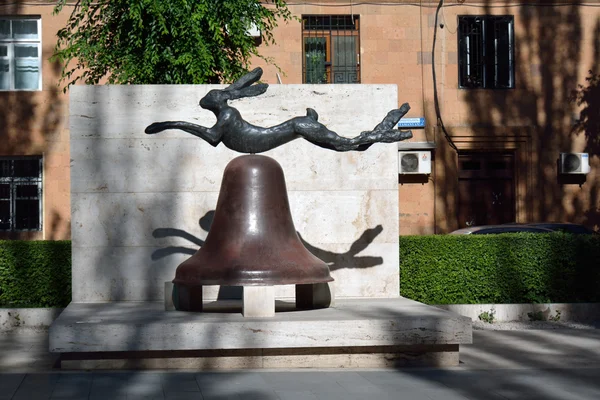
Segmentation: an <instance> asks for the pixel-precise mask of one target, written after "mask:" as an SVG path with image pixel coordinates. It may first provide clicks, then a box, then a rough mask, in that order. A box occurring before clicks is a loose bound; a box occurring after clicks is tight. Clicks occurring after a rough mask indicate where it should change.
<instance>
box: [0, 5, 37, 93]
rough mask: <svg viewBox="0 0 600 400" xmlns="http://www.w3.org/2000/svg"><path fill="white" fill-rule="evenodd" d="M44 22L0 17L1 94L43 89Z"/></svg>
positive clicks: (26, 18)
mask: <svg viewBox="0 0 600 400" xmlns="http://www.w3.org/2000/svg"><path fill="white" fill-rule="evenodd" d="M41 51H42V50H41V19H40V18H39V17H21V16H19V17H6V16H0V91H3V90H40V89H41V87H42V74H41V70H42V57H41Z"/></svg>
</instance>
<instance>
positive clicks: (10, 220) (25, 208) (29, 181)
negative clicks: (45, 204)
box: [0, 157, 42, 231]
mask: <svg viewBox="0 0 600 400" xmlns="http://www.w3.org/2000/svg"><path fill="white" fill-rule="evenodd" d="M41 216H42V158H41V157H18V158H8V157H0V231H40V230H42V219H41Z"/></svg>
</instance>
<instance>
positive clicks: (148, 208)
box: [70, 85, 399, 302]
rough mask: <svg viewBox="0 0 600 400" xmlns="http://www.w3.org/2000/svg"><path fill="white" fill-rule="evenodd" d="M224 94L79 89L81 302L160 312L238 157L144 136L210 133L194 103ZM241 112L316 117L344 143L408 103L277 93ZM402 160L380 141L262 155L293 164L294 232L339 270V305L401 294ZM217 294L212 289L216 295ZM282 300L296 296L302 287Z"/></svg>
mask: <svg viewBox="0 0 600 400" xmlns="http://www.w3.org/2000/svg"><path fill="white" fill-rule="evenodd" d="M220 87H222V86H220V85H140V86H136V85H130V86H110V85H109V86H74V87H72V88H71V91H70V102H71V104H70V107H71V108H70V135H71V142H70V143H71V212H72V219H71V227H72V238H73V301H75V302H102V301H154V300H156V301H158V300H160V301H162V300H163V288H164V282H166V281H170V280H172V279H173V277H174V275H175V269H176V267H177V266H178V265H179V264H180V263H181V262H182V261H184V260H185V259H186V258H187V257H189V256H190V254H193V252H194V251H196V250H197V249H198V248H199V247H200V246H201V245H202V243H203V240H204V239H205V238H206V234H207V231H208V229H209V221H210V219H211V218H210V217H211V215H212V212H213V211H214V209H215V205H216V202H217V197H218V192H219V187H220V183H221V178H222V174H223V170H224V168H225V166H226V165H227V163H228V162H229V161H230V160H232V159H233V158H235V157H236V156H238V155H239V153H236V152H233V151H231V150H229V149H227V148H226V147H224V146H223V145H222V144H221V145H219V146H217V147H216V148H214V147H212V146H210V145H209V144H208V143H206V142H204V141H203V140H201V139H199V138H196V137H194V136H192V135H190V134H187V133H184V132H180V131H165V132H162V133H159V134H156V135H146V134H145V133H144V129H145V128H146V126H148V125H149V124H151V123H152V122H157V121H167V120H171V121H177V120H181V121H189V122H193V123H196V124H201V125H205V126H212V125H213V124H214V122H215V121H216V119H215V117H214V115H213V114H212V113H211V112H209V111H207V110H203V109H202V108H200V106H199V105H198V101H199V100H200V98H202V97H203V96H204V95H205V94H206V93H207V92H208V91H209V90H211V89H215V88H220ZM231 105H233V106H234V107H236V108H238V110H239V111H240V112H241V114H242V116H243V117H244V118H245V119H246V120H247V121H249V122H251V123H253V124H255V125H259V126H271V125H275V124H278V123H281V122H283V121H285V120H287V119H289V118H292V117H294V116H298V115H304V114H305V112H306V111H305V109H306V108H307V107H311V108H314V109H315V110H316V111H317V112H318V113H319V121H320V122H322V123H323V124H325V125H326V126H327V127H328V128H330V129H332V130H334V131H336V132H338V133H339V134H341V135H343V136H355V135H357V134H359V133H360V132H361V131H362V130H367V129H372V128H373V127H374V126H375V125H376V124H377V123H379V122H380V121H381V119H382V118H383V117H384V116H385V115H386V113H387V112H388V111H389V110H391V109H393V108H396V107H397V106H398V105H397V88H396V85H272V86H270V87H269V90H268V91H267V93H265V94H264V95H262V96H259V97H255V98H247V99H240V100H235V101H233V102H231ZM397 152H398V150H397V145H396V144H375V145H373V146H372V147H371V148H370V149H369V150H367V151H366V152H362V153H361V152H348V153H336V152H334V151H330V150H325V149H321V148H318V147H316V146H314V145H312V144H310V143H308V142H306V141H304V140H302V139H298V140H295V141H293V142H290V143H288V144H287V145H284V146H282V147H279V148H277V149H275V150H272V151H269V152H267V153H263V154H265V155H268V156H270V157H273V158H274V159H275V160H277V161H278V162H279V163H280V164H281V166H282V167H283V170H284V173H285V176H286V183H287V187H288V196H289V200H290V205H291V209H292V215H293V218H294V224H295V226H296V229H297V230H298V232H299V234H300V235H301V237H302V238H303V240H304V241H305V242H306V243H307V247H308V248H309V249H310V250H311V251H313V253H314V254H316V255H317V256H318V257H320V258H321V259H323V260H324V261H326V262H327V263H328V264H329V265H330V267H331V270H332V275H333V277H334V278H335V283H334V290H335V294H336V296H337V297H346V298H353V297H357V298H360V297H379V298H388V297H398V292H399V280H398V180H397V168H398V167H397V165H398V159H397V157H398V154H397ZM218 293H219V288H218V287H212V288H210V290H209V291H208V297H209V298H211V297H212V298H216V297H217V295H218ZM221 293H223V292H221ZM277 295H278V296H279V297H290V296H293V287H290V286H282V287H279V288H278V290H277Z"/></svg>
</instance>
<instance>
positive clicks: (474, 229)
mask: <svg viewBox="0 0 600 400" xmlns="http://www.w3.org/2000/svg"><path fill="white" fill-rule="evenodd" d="M517 232H529V233H552V232H554V231H553V230H551V229H547V228H543V227H538V226H532V225H518V224H506V225H481V226H469V227H466V228H462V229H458V230H456V231H454V232H450V234H451V235H489V234H494V233H517Z"/></svg>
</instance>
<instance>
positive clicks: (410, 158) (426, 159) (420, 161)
mask: <svg viewBox="0 0 600 400" xmlns="http://www.w3.org/2000/svg"><path fill="white" fill-rule="evenodd" d="M398 173H399V174H431V151H399V152H398Z"/></svg>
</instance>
